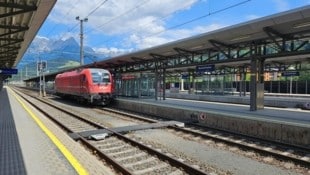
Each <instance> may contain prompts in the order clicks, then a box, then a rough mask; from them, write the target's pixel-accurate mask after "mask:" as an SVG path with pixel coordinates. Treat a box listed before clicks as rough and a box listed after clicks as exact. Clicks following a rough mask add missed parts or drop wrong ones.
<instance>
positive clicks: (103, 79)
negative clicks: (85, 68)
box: [91, 72, 110, 83]
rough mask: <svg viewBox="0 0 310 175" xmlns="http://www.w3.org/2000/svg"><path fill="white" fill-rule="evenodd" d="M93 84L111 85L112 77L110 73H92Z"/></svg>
mask: <svg viewBox="0 0 310 175" xmlns="http://www.w3.org/2000/svg"><path fill="white" fill-rule="evenodd" d="M91 75H92V79H93V83H109V82H110V76H109V74H108V73H103V72H92V73H91Z"/></svg>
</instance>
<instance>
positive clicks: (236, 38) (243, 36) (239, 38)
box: [230, 35, 251, 41]
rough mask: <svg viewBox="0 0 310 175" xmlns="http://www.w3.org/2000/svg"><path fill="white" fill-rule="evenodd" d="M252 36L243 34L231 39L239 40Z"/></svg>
mask: <svg viewBox="0 0 310 175" xmlns="http://www.w3.org/2000/svg"><path fill="white" fill-rule="evenodd" d="M250 37H251V35H241V36H238V37H235V38H233V39H231V40H230V41H239V40H243V39H247V38H250Z"/></svg>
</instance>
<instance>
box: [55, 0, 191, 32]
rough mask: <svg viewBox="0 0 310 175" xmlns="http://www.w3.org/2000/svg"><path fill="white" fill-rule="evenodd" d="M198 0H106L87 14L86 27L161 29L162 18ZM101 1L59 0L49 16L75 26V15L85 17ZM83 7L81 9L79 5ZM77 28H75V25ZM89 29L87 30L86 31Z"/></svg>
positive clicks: (133, 30) (96, 30) (56, 20)
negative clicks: (77, 1)
mask: <svg viewBox="0 0 310 175" xmlns="http://www.w3.org/2000/svg"><path fill="white" fill-rule="evenodd" d="M196 1H197V0H178V1H175V0H165V1H163V0H162V1H161V0H158V1H156V0H144V1H140V0H130V1H128V0H118V1H107V2H106V3H105V4H103V5H102V6H100V8H98V10H96V11H95V12H94V13H93V14H91V15H90V16H89V17H88V22H87V24H85V25H87V28H88V29H90V30H91V31H92V32H99V33H100V32H102V33H105V34H109V35H113V34H123V33H135V32H139V33H141V32H142V33H145V32H146V33H151V32H157V31H158V30H161V29H162V28H163V25H164V18H165V17H167V16H169V14H173V13H175V12H176V11H180V10H185V9H188V8H190V7H191V6H192V5H193V4H194V3H195V2H196ZM101 3H102V0H93V1H92V3H89V1H82V0H81V1H79V3H78V4H76V0H66V1H58V2H57V4H56V6H55V8H54V11H53V13H52V14H51V17H50V19H51V20H53V21H54V22H56V23H62V24H67V25H71V26H74V25H75V24H76V23H77V21H76V20H75V17H76V16H80V17H81V18H84V17H86V16H87V15H88V14H89V13H90V12H91V11H93V10H94V9H95V8H96V7H98V4H101ZM81 7H83V8H81ZM76 28H77V27H76ZM88 31H89V30H88Z"/></svg>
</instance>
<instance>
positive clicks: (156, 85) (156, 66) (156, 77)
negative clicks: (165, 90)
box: [154, 61, 159, 100]
mask: <svg viewBox="0 0 310 175" xmlns="http://www.w3.org/2000/svg"><path fill="white" fill-rule="evenodd" d="M158 74H159V73H158V61H156V62H155V80H154V81H155V82H154V84H155V100H158V76H159V75H158Z"/></svg>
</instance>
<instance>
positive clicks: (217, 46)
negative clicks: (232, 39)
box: [209, 39, 231, 59]
mask: <svg viewBox="0 0 310 175" xmlns="http://www.w3.org/2000/svg"><path fill="white" fill-rule="evenodd" d="M209 42H210V43H211V44H212V45H213V46H214V47H215V48H216V49H217V50H218V51H220V52H221V53H222V54H224V55H225V56H226V57H227V58H228V59H230V58H231V56H230V49H231V46H230V45H228V44H225V43H223V42H220V41H216V40H213V39H211V40H209ZM221 46H222V47H226V48H227V49H228V54H227V53H226V52H225V51H224V50H223V49H222V47H221Z"/></svg>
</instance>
